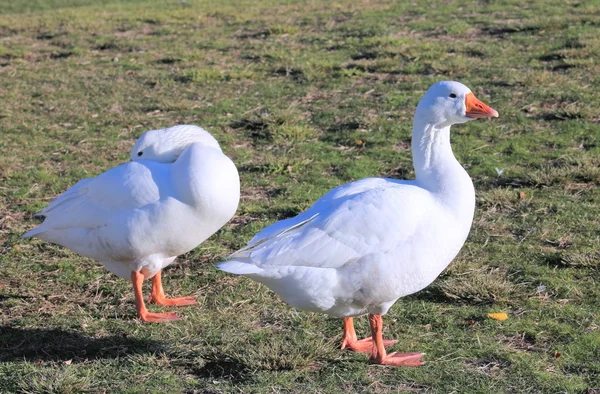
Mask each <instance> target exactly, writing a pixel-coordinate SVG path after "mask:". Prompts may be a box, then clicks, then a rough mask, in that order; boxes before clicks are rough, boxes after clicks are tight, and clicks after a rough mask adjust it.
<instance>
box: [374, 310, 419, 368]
mask: <svg viewBox="0 0 600 394" xmlns="http://www.w3.org/2000/svg"><path fill="white" fill-rule="evenodd" d="M369 324H370V325H371V333H372V334H373V342H374V345H373V349H372V352H371V358H370V359H369V360H370V361H372V362H374V363H375V364H383V365H394V366H397V367H400V366H404V367H418V366H420V365H423V364H424V363H425V362H424V361H423V360H421V357H423V356H424V355H425V353H396V352H394V353H390V354H386V352H385V346H384V344H383V319H382V318H381V315H369Z"/></svg>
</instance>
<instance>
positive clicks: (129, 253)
mask: <svg viewBox="0 0 600 394" xmlns="http://www.w3.org/2000/svg"><path fill="white" fill-rule="evenodd" d="M140 153H141V154H140ZM131 157H132V161H131V162H128V163H124V164H121V165H119V166H117V167H114V168H112V169H110V170H108V171H106V172H104V173H102V174H100V175H98V176H96V177H94V178H89V179H83V180H81V181H79V182H78V183H76V184H75V185H74V186H72V187H71V188H70V189H68V190H67V191H66V192H64V193H63V194H62V195H60V196H58V197H57V198H56V199H55V200H54V201H52V202H51V203H50V205H49V206H48V207H46V208H45V209H44V210H42V211H41V212H40V213H39V214H38V215H39V216H44V217H45V220H44V222H43V223H42V224H41V225H40V226H39V227H37V228H35V229H33V230H31V231H29V232H27V233H26V234H25V235H24V237H37V238H40V239H43V240H45V241H48V242H52V243H56V244H59V245H62V246H64V247H67V248H69V249H71V250H73V251H74V252H76V253H78V254H80V255H82V256H86V257H89V258H91V259H94V260H97V261H100V262H101V263H102V264H104V265H105V266H106V267H107V268H108V269H109V270H110V271H111V272H113V273H114V274H116V275H118V276H120V277H122V278H130V277H132V275H133V274H135V275H137V276H139V278H138V280H143V279H147V278H153V277H155V276H156V275H157V274H158V275H159V277H158V278H157V280H158V282H160V271H161V270H162V269H163V268H165V267H166V266H168V265H169V264H171V263H172V262H173V261H174V260H175V258H176V256H178V255H180V254H182V253H186V252H188V251H190V250H192V249H193V248H195V247H196V246H198V245H199V244H201V243H202V242H204V241H205V240H206V239H207V238H208V237H210V236H211V235H212V234H214V233H215V232H216V231H217V230H218V229H220V228H221V227H222V226H223V225H224V224H225V223H227V222H228V221H229V220H230V219H231V217H232V216H233V215H234V214H235V211H236V209H237V206H238V202H239V194H240V186H239V177H238V173H237V169H236V167H235V165H234V164H233V162H232V161H231V160H230V159H229V158H228V157H227V156H225V155H224V154H223V153H222V151H221V149H220V147H219V144H218V143H217V141H216V140H215V139H214V138H213V137H212V136H211V135H210V134H209V133H208V132H207V131H205V130H203V129H201V128H200V127H197V126H189V125H180V126H174V127H171V128H168V129H164V130H151V131H148V132H146V133H145V134H143V135H142V136H141V137H140V139H139V140H138V141H137V143H136V144H135V146H134V147H133V149H132V152H131ZM140 283H141V282H140ZM154 284H156V285H157V287H160V290H161V291H162V286H159V283H154ZM157 290H159V289H157ZM163 296H164V295H163ZM159 298H160V297H159ZM188 301H189V303H192V301H191V300H188Z"/></svg>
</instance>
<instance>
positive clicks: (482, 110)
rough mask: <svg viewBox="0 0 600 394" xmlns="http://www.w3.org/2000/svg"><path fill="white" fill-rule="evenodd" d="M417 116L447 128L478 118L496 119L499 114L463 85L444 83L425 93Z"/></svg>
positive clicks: (452, 82)
mask: <svg viewBox="0 0 600 394" xmlns="http://www.w3.org/2000/svg"><path fill="white" fill-rule="evenodd" d="M416 115H417V117H421V118H425V119H426V120H427V121H428V122H431V123H433V124H435V125H436V126H438V127H445V126H450V125H453V124H457V123H465V122H467V121H469V120H473V119H477V118H488V117H495V118H496V117H498V112H497V111H496V110H495V109H493V108H490V107H488V106H487V105H485V104H484V103H482V102H481V101H479V99H477V98H476V97H475V95H474V94H473V93H472V92H471V89H469V88H468V87H466V86H465V85H463V84H462V83H460V82H454V81H442V82H438V83H436V84H434V85H432V86H431V87H430V88H429V89H428V90H427V92H425V95H424V96H423V98H422V99H421V101H419V105H418V106H417V113H416Z"/></svg>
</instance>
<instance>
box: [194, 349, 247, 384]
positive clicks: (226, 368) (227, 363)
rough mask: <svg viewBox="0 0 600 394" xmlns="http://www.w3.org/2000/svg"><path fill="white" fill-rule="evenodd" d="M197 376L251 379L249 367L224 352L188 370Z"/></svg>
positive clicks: (240, 379)
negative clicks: (200, 365)
mask: <svg viewBox="0 0 600 394" xmlns="http://www.w3.org/2000/svg"><path fill="white" fill-rule="evenodd" d="M190 372H191V373H193V374H194V375H196V376H197V377H199V378H204V379H217V380H219V379H221V380H229V381H231V382H232V383H241V382H244V381H247V380H250V379H251V375H252V374H251V372H250V368H249V367H248V365H247V364H245V363H244V362H242V361H240V360H238V359H236V358H234V357H231V356H227V355H225V354H217V355H214V356H212V357H210V358H207V359H206V363H205V364H204V365H203V366H202V367H199V368H194V369H193V370H191V371H190Z"/></svg>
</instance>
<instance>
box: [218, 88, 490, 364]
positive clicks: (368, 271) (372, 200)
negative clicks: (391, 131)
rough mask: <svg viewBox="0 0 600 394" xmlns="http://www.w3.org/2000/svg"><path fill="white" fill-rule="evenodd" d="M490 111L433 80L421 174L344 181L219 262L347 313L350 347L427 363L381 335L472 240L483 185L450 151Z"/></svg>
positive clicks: (313, 305) (298, 300) (305, 304)
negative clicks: (385, 318) (360, 325)
mask: <svg viewBox="0 0 600 394" xmlns="http://www.w3.org/2000/svg"><path fill="white" fill-rule="evenodd" d="M487 116H498V114H497V112H496V111H495V110H493V109H491V108H489V107H487V106H486V105H485V104H483V103H481V102H480V101H479V100H477V99H476V98H475V96H474V95H473V94H472V93H471V91H470V90H469V89H468V88H467V87H466V86H464V85H462V84H460V83H458V82H440V83H437V84H435V85H433V86H432V87H431V88H430V89H429V90H428V91H427V92H426V94H425V96H424V97H423V98H422V99H421V101H420V103H419V105H418V107H417V111H416V113H415V120H414V124H413V136H412V150H413V164H414V167H415V172H416V179H415V180H413V181H403V180H395V179H384V178H367V179H362V180H359V181H356V182H352V183H349V184H346V185H343V186H340V187H337V188H335V189H333V190H331V191H330V192H328V193H327V194H326V195H324V196H323V197H322V198H320V199H319V200H317V201H316V202H315V203H314V204H313V205H312V206H311V207H310V208H309V209H308V210H306V211H305V212H303V213H301V214H300V215H298V216H296V217H295V218H291V219H287V220H283V221H281V222H277V223H274V224H273V225H271V226H269V227H267V228H265V229H264V230H262V231H261V232H259V233H258V234H257V235H256V236H255V237H254V238H253V239H252V240H251V241H250V242H249V244H248V246H246V247H245V248H244V249H242V250H240V251H238V252H236V253H234V254H232V255H231V256H230V260H229V261H226V262H223V263H221V264H219V268H220V269H221V270H223V271H226V272H230V273H234V274H241V275H245V276H247V277H249V278H251V279H254V280H256V281H258V282H261V283H263V284H265V285H266V286H267V287H269V288H270V289H271V290H273V291H274V292H275V293H277V294H278V295H279V296H280V297H281V298H282V299H283V300H284V301H286V302H288V303H289V304H290V305H292V306H294V307H296V308H298V309H302V310H308V311H313V312H321V313H326V314H328V315H331V316H335V317H343V318H344V343H343V345H342V347H349V348H350V349H352V350H357V351H365V352H370V353H371V355H372V357H371V358H372V359H373V360H374V361H375V362H378V363H382V364H393V365H420V364H422V361H421V360H420V357H421V354H419V353H407V354H390V355H386V353H385V349H384V346H385V345H388V344H391V343H392V342H391V341H388V342H387V343H386V342H385V341H383V339H382V337H381V327H382V323H381V315H384V314H386V313H387V311H388V309H389V308H390V307H391V306H392V305H393V304H394V302H395V301H396V300H397V299H398V298H400V297H402V296H405V295H408V294H412V293H415V292H417V291H419V290H421V289H423V288H424V287H426V286H428V285H429V284H430V283H431V282H433V281H434V280H435V278H437V276H438V275H439V274H440V273H441V272H442V271H443V270H444V269H445V268H446V267H447V266H448V264H450V262H451V261H452V260H453V259H454V257H455V256H456V255H457V253H458V252H459V251H460V249H461V247H462V245H463V244H464V242H465V240H466V238H467V235H468V233H469V229H470V227H471V222H472V220H473V213H474V208H475V192H474V188H473V183H472V182H471V179H470V177H469V175H468V174H467V172H466V171H465V170H464V169H463V167H462V166H461V165H460V163H459V162H458V161H457V160H456V158H455V157H454V155H453V153H452V149H451V147H450V126H451V125H452V124H456V123H464V122H466V121H468V120H471V119H474V118H478V117H487ZM365 313H368V314H369V315H370V322H371V329H372V333H373V339H370V338H367V339H365V340H362V341H358V340H357V338H356V333H355V332H354V327H353V324H352V317H354V316H358V315H362V314H365ZM378 338H379V339H378Z"/></svg>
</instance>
